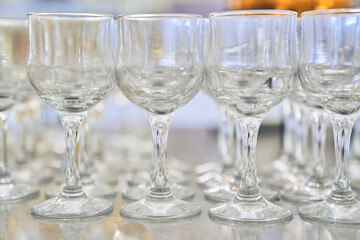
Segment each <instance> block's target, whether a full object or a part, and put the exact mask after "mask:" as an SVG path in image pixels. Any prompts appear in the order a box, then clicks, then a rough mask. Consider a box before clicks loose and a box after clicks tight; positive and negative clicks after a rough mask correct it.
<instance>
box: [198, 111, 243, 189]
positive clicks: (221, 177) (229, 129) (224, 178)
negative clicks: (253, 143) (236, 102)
mask: <svg viewBox="0 0 360 240" xmlns="http://www.w3.org/2000/svg"><path fill="white" fill-rule="evenodd" d="M219 118H220V121H219V127H218V129H219V130H218V134H217V144H218V146H217V147H218V148H217V149H218V156H217V158H218V161H217V162H218V165H219V168H216V167H215V168H214V169H212V170H210V171H207V172H205V173H204V174H202V175H200V176H199V177H198V178H197V179H196V183H197V184H199V185H200V186H201V187H203V188H206V189H208V188H214V187H219V186H221V185H224V184H227V183H229V182H231V181H233V176H232V172H233V169H234V162H235V155H236V150H235V149H236V147H235V142H236V140H235V139H236V121H235V118H236V117H235V116H234V114H233V113H231V111H229V110H228V109H227V108H226V107H225V106H220V111H219Z"/></svg>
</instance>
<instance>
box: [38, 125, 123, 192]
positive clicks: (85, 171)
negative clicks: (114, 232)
mask: <svg viewBox="0 0 360 240" xmlns="http://www.w3.org/2000/svg"><path fill="white" fill-rule="evenodd" d="M92 134H94V133H90V132H89V129H88V124H87V119H86V120H85V121H83V123H82V126H81V128H80V129H79V139H80V142H79V150H78V151H79V162H80V168H79V169H80V170H79V172H80V177H81V184H82V188H83V190H84V192H86V194H88V195H89V196H91V197H101V198H114V197H116V194H117V192H116V191H115V190H114V188H112V187H110V186H108V185H107V184H103V183H100V182H98V181H96V180H94V179H93V177H92V169H91V165H92V164H91V160H90V154H91V151H90V146H89V140H90V139H89V138H90V136H89V135H92ZM96 160H100V159H96ZM109 174H110V173H109ZM64 186H65V185H64V184H56V185H52V186H50V187H48V188H47V189H46V191H45V196H46V198H53V197H56V196H58V195H59V194H60V193H61V190H62V188H63V187H64Z"/></svg>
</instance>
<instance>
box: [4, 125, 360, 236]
mask: <svg viewBox="0 0 360 240" xmlns="http://www.w3.org/2000/svg"><path fill="white" fill-rule="evenodd" d="M169 138H170V139H169V151H170V152H172V153H173V154H174V155H175V156H177V157H178V158H179V159H186V161H188V162H191V163H192V164H194V165H195V164H198V163H201V162H206V161H208V160H209V159H210V160H211V159H213V158H214V154H215V155H216V141H215V133H214V131H204V130H184V131H181V130H177V131H174V132H171V133H170V136H169ZM214 149H215V150H214ZM279 154H280V134H279V129H278V128H276V129H273V128H272V129H266V130H261V131H260V135H259V143H258V153H257V158H258V160H257V161H258V163H259V162H260V163H262V162H266V161H271V160H274V159H275V158H276V157H278V156H279ZM184 161H185V160H184ZM193 177H195V176H193ZM119 179H120V181H121V182H120V184H119V185H118V186H117V188H118V189H119V191H121V189H122V187H123V186H125V183H124V179H125V176H124V175H122V174H120V175H119ZM191 186H193V187H194V189H196V195H195V197H194V198H193V199H192V200H191V201H193V202H196V203H199V204H200V205H201V207H202V212H201V214H200V215H199V216H197V217H194V218H191V219H185V220H181V221H172V222H149V221H146V222H144V221H140V220H137V221H129V220H128V219H124V218H122V217H121V216H120V206H122V205H123V204H125V203H126V202H125V201H124V200H123V199H122V197H121V194H118V196H117V197H116V198H115V199H113V200H112V201H113V202H114V209H113V212H112V213H111V215H109V216H105V217H103V218H100V219H91V220H89V219H82V220H71V221H52V222H47V221H44V220H37V219H34V218H33V217H32V216H31V214H30V209H31V206H32V204H33V203H34V202H37V201H40V200H42V199H43V194H41V195H40V197H38V198H36V199H32V200H27V201H25V202H19V203H13V204H0V222H1V224H0V239H37V240H41V239H127V240H132V239H181V240H184V239H189V240H190V239H209V240H210V239H251V240H253V239H270V240H272V239H291V240H297V239H299V240H300V239H324V240H325V239H326V240H327V239H351V240H354V239H360V228H359V227H357V226H351V225H350V226H349V225H338V224H322V223H316V222H312V223H309V222H305V221H303V220H302V219H300V218H299V216H298V214H297V209H298V207H299V206H296V205H293V204H291V203H285V202H278V203H279V204H282V205H286V206H288V207H290V208H291V209H292V210H293V213H294V214H293V218H292V220H291V221H287V222H279V223H273V224H262V223H228V222H218V221H214V220H213V219H211V218H209V216H208V209H209V208H210V207H211V206H212V205H213V203H210V202H207V201H206V200H205V199H204V197H203V194H202V189H200V188H199V187H198V186H196V185H195V183H192V185H191ZM44 188H45V187H43V188H42V190H43V189H44Z"/></svg>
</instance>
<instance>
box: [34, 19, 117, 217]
mask: <svg viewBox="0 0 360 240" xmlns="http://www.w3.org/2000/svg"><path fill="white" fill-rule="evenodd" d="M112 21H113V18H112V16H111V15H102V14H90V13H89V14H87V13H30V14H29V38H30V47H29V60H28V75H29V78H30V82H31V84H32V87H33V89H34V90H35V92H36V94H37V95H38V96H39V97H40V98H41V99H42V100H43V101H44V102H45V103H47V104H48V105H50V106H51V107H52V108H54V109H55V110H56V112H57V113H58V115H59V117H60V119H61V122H62V124H63V126H64V128H65V129H66V138H65V139H66V177H65V186H64V187H63V189H62V192H61V193H60V194H59V195H58V196H57V197H56V198H53V199H49V200H46V201H43V202H39V203H36V204H35V205H34V206H33V207H32V209H31V211H32V213H33V214H35V215H38V216H41V217H45V218H81V217H93V216H98V215H102V214H105V213H107V212H110V211H111V210H112V203H111V202H110V201H107V200H104V199H99V198H93V197H90V196H88V195H87V194H86V193H85V192H84V191H83V189H82V185H81V180H80V174H79V130H78V129H79V127H80V126H81V124H82V122H83V121H84V119H85V116H86V113H87V111H89V110H90V109H91V108H92V107H93V106H95V105H96V104H97V103H99V102H100V101H101V100H102V99H103V98H104V97H105V96H106V95H107V94H108V93H109V92H110V90H111V88H112V85H113V80H114V75H115V74H114V58H113V55H112V49H111V41H112V39H111V36H112V35H111V28H112Z"/></svg>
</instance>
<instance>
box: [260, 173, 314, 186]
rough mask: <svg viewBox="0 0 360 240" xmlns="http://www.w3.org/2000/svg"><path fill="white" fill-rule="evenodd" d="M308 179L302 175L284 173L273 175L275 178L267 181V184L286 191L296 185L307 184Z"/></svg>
mask: <svg viewBox="0 0 360 240" xmlns="http://www.w3.org/2000/svg"><path fill="white" fill-rule="evenodd" d="M307 178H308V177H306V176H305V175H302V174H298V175H294V174H292V173H282V174H277V175H273V177H271V178H268V179H267V182H268V185H269V186H270V187H271V188H275V189H286V188H291V187H293V186H295V185H302V183H304V184H305V181H306V180H307Z"/></svg>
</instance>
